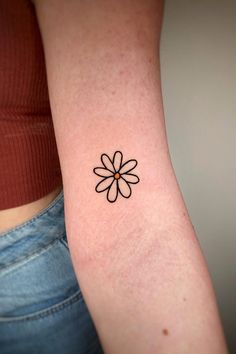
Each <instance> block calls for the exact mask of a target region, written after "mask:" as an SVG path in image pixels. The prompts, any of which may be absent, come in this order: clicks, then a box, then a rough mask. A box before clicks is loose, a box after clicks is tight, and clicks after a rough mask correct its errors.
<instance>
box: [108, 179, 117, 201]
mask: <svg viewBox="0 0 236 354" xmlns="http://www.w3.org/2000/svg"><path fill="white" fill-rule="evenodd" d="M117 196H118V184H117V180H114V181H113V183H112V185H111V186H110V188H109V189H108V192H107V200H108V201H109V202H110V203H114V202H115V201H116V199H117Z"/></svg>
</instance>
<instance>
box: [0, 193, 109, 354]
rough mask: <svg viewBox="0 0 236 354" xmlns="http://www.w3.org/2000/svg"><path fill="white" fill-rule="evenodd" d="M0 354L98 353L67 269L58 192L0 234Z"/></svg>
mask: <svg viewBox="0 0 236 354" xmlns="http://www.w3.org/2000/svg"><path fill="white" fill-rule="evenodd" d="M0 353H1V354H87V353H88V354H93V353H96V354H99V353H103V350H102V347H101V344H100V342H99V338H98V335H97V332H96V329H95V327H94V324H93V321H92V319H91V316H90V314H89V311H88V308H87V306H86V303H85V301H84V298H83V296H82V293H81V290H80V287H79V284H78V281H77V279H76V276H75V273H74V270H73V267H72V263H71V258H70V252H69V250H68V244H67V238H66V230H65V222H64V196H63V190H62V191H61V192H60V193H59V194H58V195H57V196H56V198H55V199H54V200H53V201H52V202H51V203H50V204H49V205H48V206H47V207H46V208H44V209H43V210H42V211H40V212H38V213H37V214H36V215H35V216H33V217H32V218H31V219H30V220H28V221H26V222H24V223H22V224H20V225H19V226H16V227H14V228H12V229H10V230H9V231H7V232H4V233H2V234H0Z"/></svg>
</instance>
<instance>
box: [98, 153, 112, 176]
mask: <svg viewBox="0 0 236 354" xmlns="http://www.w3.org/2000/svg"><path fill="white" fill-rule="evenodd" d="M101 160H102V163H103V165H104V167H105V168H106V169H107V170H110V171H112V172H115V169H114V166H113V163H112V161H111V159H110V157H109V156H108V155H107V154H102V156H101Z"/></svg>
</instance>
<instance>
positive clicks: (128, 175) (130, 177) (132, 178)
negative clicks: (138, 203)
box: [122, 173, 139, 183]
mask: <svg viewBox="0 0 236 354" xmlns="http://www.w3.org/2000/svg"><path fill="white" fill-rule="evenodd" d="M122 178H124V179H125V180H126V182H128V183H138V182H139V178H138V176H136V175H133V174H132V173H123V174H122Z"/></svg>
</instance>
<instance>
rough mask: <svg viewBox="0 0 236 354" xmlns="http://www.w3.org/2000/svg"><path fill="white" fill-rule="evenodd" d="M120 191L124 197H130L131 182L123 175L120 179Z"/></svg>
mask: <svg viewBox="0 0 236 354" xmlns="http://www.w3.org/2000/svg"><path fill="white" fill-rule="evenodd" d="M118 186H119V192H120V194H121V195H123V197H125V198H129V197H130V196H131V188H130V186H129V184H128V183H127V182H126V181H125V180H124V179H123V178H122V177H121V178H120V179H119V180H118Z"/></svg>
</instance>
